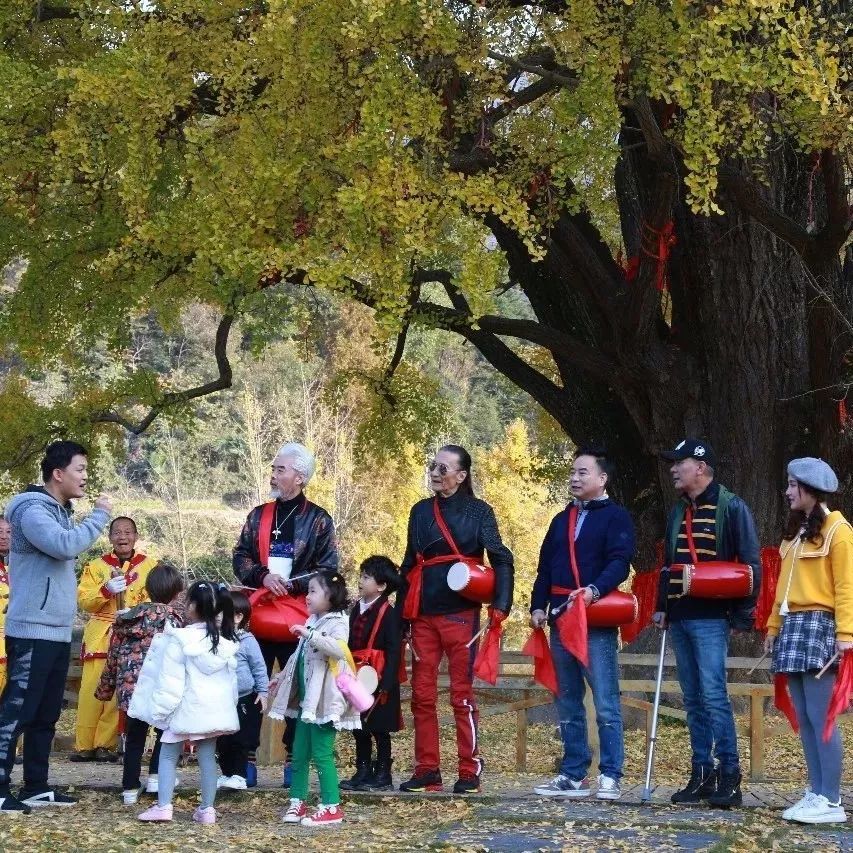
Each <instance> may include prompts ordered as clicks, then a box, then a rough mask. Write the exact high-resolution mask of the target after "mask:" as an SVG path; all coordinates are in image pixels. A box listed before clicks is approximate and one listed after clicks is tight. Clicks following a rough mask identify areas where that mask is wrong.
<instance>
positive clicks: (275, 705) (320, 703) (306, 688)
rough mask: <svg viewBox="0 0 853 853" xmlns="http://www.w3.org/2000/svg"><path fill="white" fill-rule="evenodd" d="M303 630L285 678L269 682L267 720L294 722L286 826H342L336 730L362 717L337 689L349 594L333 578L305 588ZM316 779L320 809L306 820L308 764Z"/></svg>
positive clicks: (323, 576)
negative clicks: (291, 719) (270, 718)
mask: <svg viewBox="0 0 853 853" xmlns="http://www.w3.org/2000/svg"><path fill="white" fill-rule="evenodd" d="M307 602H308V612H309V613H310V614H311V615H310V617H309V619H308V621H307V622H306V623H305V625H294V626H293V628H292V629H291V630H292V631H293V633H294V634H297V635H298V636H299V637H300V640H299V645H298V646H297V648H296V652H295V653H294V654H293V655H291V657H290V660H289V661H288V662H287V666H286V667H285V668H284V670H283V672H282V673H281V674H280V675H279V676H277V677H276V678H275V679H273V681H272V682H270V696H271V697H272V701H271V705H270V709H269V712H268V713H269V716H270V717H272V718H273V719H276V720H282V719H284V718H285V717H295V718H296V734H295V737H294V742H293V756H292V763H293V783H292V785H291V789H290V798H291V799H290V807H289V808H288V810H287V812H286V813H285V815H284V821H285V823H302V824H303V826H325V825H326V824H336V823H340V822H341V821H342V820H343V817H344V815H343V811H342V809H341V806H340V802H341V796H340V790H339V787H338V771H337V768H336V767H335V734H336V732H337V730H338V729H359V728H361V717H360V715H359V713H358V711H356V710H355V709H354V708H353V707H352V706H351V705H350V704H349V702H348V701H347V699H346V698H345V697H344V695H343V693H341V691H340V690H339V689H338V686H337V684H336V683H335V675H336V673H337V671H338V669H339V668H340V667H345V666H347V664H346V663H345V661H346V658H347V656H348V646H347V640H348V639H349V617H348V615H347V613H346V606H347V589H346V584H345V583H344V579H343V578H342V577H341V575H339V574H338V573H337V572H319V573H318V574H316V575H315V576H314V577H312V578H311V580H310V582H309V584H308V594H307ZM312 760H313V761H314V765H315V766H316V768H317V775H318V776H319V778H320V805H319V807H318V809H317V811H316V812H315V813H314V814H313V815H310V816H309V815H308V809H307V806H306V804H305V801H306V800H307V798H308V771H309V767H310V764H311V761H312Z"/></svg>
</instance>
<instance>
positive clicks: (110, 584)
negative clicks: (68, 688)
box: [70, 516, 157, 761]
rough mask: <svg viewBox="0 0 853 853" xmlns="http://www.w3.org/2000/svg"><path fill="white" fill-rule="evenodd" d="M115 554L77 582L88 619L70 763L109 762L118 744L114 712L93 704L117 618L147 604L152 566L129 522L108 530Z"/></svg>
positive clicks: (123, 518)
mask: <svg viewBox="0 0 853 853" xmlns="http://www.w3.org/2000/svg"><path fill="white" fill-rule="evenodd" d="M109 538H110V544H111V545H112V546H113V550H112V552H111V553H109V554H104V555H103V557H98V559H96V560H92V562H91V563H89V564H88V565H87V566H86V568H85V569H83V574H82V576H81V577H80V585H79V587H78V588H77V603H78V604H79V606H80V607H81V608H82V609H83V610H85V611H86V612H87V613H89V614H90V616H89V621H88V622H87V623H86V627H85V629H84V631H83V649H82V652H81V658H82V660H83V674H82V676H81V678H80V697H79V701H78V705H77V733H76V734H77V738H76V750H77V751H76V752H75V753H73V754H72V755H71V756H70V758H71V760H72V761H112V760H114V758H115V757H116V755H115V752H114V750H115V747H116V744H117V742H118V707H117V705H116V700H115V697H113V698H112V699H111V700H110V701H109V702H101V701H100V700H98V699H96V698H95V689H96V688H97V686H98V682H99V681H100V679H101V672H102V671H103V669H104V664H105V662H106V657H107V651H108V649H109V645H110V635H111V633H112V627H113V622H114V621H115V617H116V612H117V611H118V610H121V609H123V608H129V607H135V606H136V605H137V604H139V603H140V602H142V601H145V600H146V598H147V594H146V592H145V579H146V578H147V577H148V573H149V572H150V571H151V569H152V568H153V567H154V566H155V565H156V563H157V561H156V560H155V559H154V558H153V557H148V556H146V555H145V554H140V553H137V552H136V550H135V548H136V540H137V538H138V533H137V530H136V523H135V522H134V520H133V519H132V518H127V517H126V516H119V517H117V518H114V519H113V522H112V524H111V525H110V534H109Z"/></svg>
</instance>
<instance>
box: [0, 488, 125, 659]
mask: <svg viewBox="0 0 853 853" xmlns="http://www.w3.org/2000/svg"><path fill="white" fill-rule="evenodd" d="M109 519H110V516H109V513H107V512H106V511H105V510H102V509H95V510H93V511H92V513H91V514H90V515H88V516H87V517H86V518H84V519H83V521H81V522H80V524H78V525H75V524H74V522H73V520H72V514H71V509H70V507H64V506H62V504H60V503H59V501H57V500H56V498H54V497H53V496H52V495H50V494H48V493H47V492H46V491H45V490H44V489H43V488H41V487H38V486H30V487H29V488H28V489H27V491H25V492H22V493H21V494H20V495H16V496H15V497H14V498H12V500H11V501H10V502H9V505H8V506H7V507H6V520H7V521H8V522H9V524H11V525H12V546H11V549H10V553H9V609H8V611H7V613H6V634H7V635H8V636H10V637H19V638H22V639H29V640H54V641H57V642H60V643H70V642H71V626H72V625H73V623H74V616H75V614H76V613H77V577H76V574H75V572H74V566H75V564H76V562H77V557H78V555H79V554H81V553H82V552H83V551H85V550H86V549H87V548H89V547H90V546H91V545H92V544H93V543H94V542H95V540H96V539H97V538H98V536H99V535H100V534H101V531H102V530H103V529H104V527H105V526H106V524H107V522H108V521H109Z"/></svg>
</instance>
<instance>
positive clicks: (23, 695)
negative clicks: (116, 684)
mask: <svg viewBox="0 0 853 853" xmlns="http://www.w3.org/2000/svg"><path fill="white" fill-rule="evenodd" d="M6 659H7V663H6V672H7V682H6V688H5V689H4V690H3V695H2V697H0V796H3V795H4V794H8V792H9V779H10V777H11V775H12V768H13V767H14V766H15V750H16V748H17V746H18V737H19V735H21V734H24V735H25V737H24V787H25V788H26V789H27V790H28V791H44V790H47V788H48V784H47V774H48V768H49V759H50V748H51V746H52V745H53V736H54V735H55V734H56V721H57V720H58V719H59V715H60V713H61V712H62V700H63V697H64V696H65V679H66V678H67V677H68V665H69V663H70V659H71V643H59V642H56V641H54V640H23V639H20V638H19V637H6Z"/></svg>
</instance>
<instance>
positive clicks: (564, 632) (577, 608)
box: [557, 593, 589, 669]
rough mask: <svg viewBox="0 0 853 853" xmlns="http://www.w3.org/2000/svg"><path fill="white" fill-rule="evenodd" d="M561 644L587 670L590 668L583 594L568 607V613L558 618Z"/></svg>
mask: <svg viewBox="0 0 853 853" xmlns="http://www.w3.org/2000/svg"><path fill="white" fill-rule="evenodd" d="M557 631H559V633H560V642H561V643H562V644H563V648H564V649H565V650H566V651H567V652H571V654H573V655H574V656H575V657H576V658H577V659H578V662H579V663H581V664H582V665H583V666H584V667H585V668H587V669H588V668H589V645H588V642H587V627H586V601H585V600H584V597H583V593H581V594H580V595H578V596H576V597H575V599H574V600H573V602H572V603H571V604H569V605H567V606H566V612H565V613H561V614H560V615H559V616H558V617H557Z"/></svg>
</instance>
